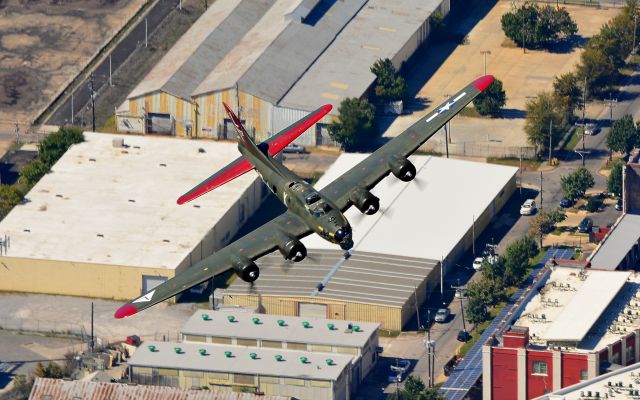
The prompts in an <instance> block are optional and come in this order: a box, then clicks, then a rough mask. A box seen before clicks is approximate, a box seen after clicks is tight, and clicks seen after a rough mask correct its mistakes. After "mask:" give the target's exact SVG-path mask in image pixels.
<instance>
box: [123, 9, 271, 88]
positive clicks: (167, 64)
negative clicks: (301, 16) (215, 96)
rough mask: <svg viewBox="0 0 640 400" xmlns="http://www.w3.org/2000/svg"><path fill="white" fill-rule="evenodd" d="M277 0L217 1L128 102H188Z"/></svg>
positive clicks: (156, 67)
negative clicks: (149, 97) (160, 97)
mask: <svg viewBox="0 0 640 400" xmlns="http://www.w3.org/2000/svg"><path fill="white" fill-rule="evenodd" d="M275 1H276V0H216V1H215V2H213V3H212V4H211V6H210V7H209V9H208V10H207V11H206V12H205V13H204V14H203V15H202V16H201V17H200V18H199V19H198V21H196V23H195V24H193V26H192V27H191V28H190V29H189V30H188V31H187V32H186V33H185V34H184V35H183V36H182V37H181V38H180V40H178V42H177V43H176V44H175V46H173V47H172V48H171V50H170V51H169V53H167V54H166V55H165V56H164V57H163V58H162V59H161V60H160V61H159V62H158V64H156V66H155V67H154V68H153V69H152V70H151V72H149V74H147V76H146V77H145V78H144V79H143V80H142V82H140V83H139V84H138V86H137V87H136V88H135V89H134V90H133V91H132V92H131V93H130V94H129V96H128V98H135V97H139V96H142V95H145V94H148V93H152V92H155V91H160V90H161V91H164V92H167V93H170V94H172V95H174V96H177V97H180V98H183V99H189V98H191V92H192V91H193V90H194V89H195V88H196V87H197V86H198V85H199V84H200V82H202V80H203V79H204V78H205V77H206V76H207V75H208V74H209V73H210V72H211V71H212V70H213V69H214V68H215V66H216V65H218V63H220V61H221V60H222V59H223V58H224V57H225V56H226V55H227V54H228V53H229V52H230V51H231V50H232V49H233V48H234V47H235V46H236V44H237V43H238V42H239V41H240V39H241V38H242V37H243V36H244V35H245V34H246V33H247V32H248V31H249V29H251V28H252V27H253V26H254V25H255V24H256V23H257V22H258V20H259V19H260V18H262V16H263V15H264V13H265V12H266V11H267V10H268V9H269V8H270V7H271V6H272V5H273V4H274V3H275Z"/></svg>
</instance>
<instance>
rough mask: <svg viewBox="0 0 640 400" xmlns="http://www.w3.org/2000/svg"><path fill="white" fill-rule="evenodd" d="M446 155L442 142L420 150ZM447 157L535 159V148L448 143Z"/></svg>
mask: <svg viewBox="0 0 640 400" xmlns="http://www.w3.org/2000/svg"><path fill="white" fill-rule="evenodd" d="M423 149H424V150H426V151H432V152H437V153H440V154H446V153H447V146H446V144H445V143H444V141H440V142H436V141H434V142H433V143H428V144H427V145H426V146H423V147H422V148H421V150H423ZM449 155H454V156H465V157H481V158H520V157H522V158H523V159H534V158H535V157H536V149H535V147H530V146H496V145H491V144H485V143H467V142H462V143H456V142H454V143H449Z"/></svg>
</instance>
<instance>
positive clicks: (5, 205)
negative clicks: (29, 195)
mask: <svg viewBox="0 0 640 400" xmlns="http://www.w3.org/2000/svg"><path fill="white" fill-rule="evenodd" d="M22 198H23V196H22V193H21V192H20V191H19V190H18V189H17V188H16V187H15V186H9V185H0V219H4V217H6V216H7V214H9V212H10V211H11V210H12V209H13V207H15V206H16V205H17V204H18V203H20V202H21V201H22Z"/></svg>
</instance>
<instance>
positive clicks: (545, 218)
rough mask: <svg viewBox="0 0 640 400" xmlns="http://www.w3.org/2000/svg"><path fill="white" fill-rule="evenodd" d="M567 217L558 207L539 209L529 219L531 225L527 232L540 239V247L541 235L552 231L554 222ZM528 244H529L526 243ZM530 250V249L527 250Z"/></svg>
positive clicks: (554, 225)
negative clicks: (551, 209) (536, 213)
mask: <svg viewBox="0 0 640 400" xmlns="http://www.w3.org/2000/svg"><path fill="white" fill-rule="evenodd" d="M566 218H567V216H566V214H565V213H564V212H563V211H562V210H559V209H556V210H553V211H549V212H545V211H541V212H539V213H538V215H536V216H535V217H534V218H533V220H531V226H530V227H529V234H530V235H531V236H533V237H535V238H538V240H539V241H540V247H542V237H543V236H544V235H546V234H547V233H550V232H553V230H554V229H555V227H556V224H557V223H559V222H562V221H564V220H565V219H566ZM528 246H530V245H529V244H528ZM529 251H531V249H530V250H529Z"/></svg>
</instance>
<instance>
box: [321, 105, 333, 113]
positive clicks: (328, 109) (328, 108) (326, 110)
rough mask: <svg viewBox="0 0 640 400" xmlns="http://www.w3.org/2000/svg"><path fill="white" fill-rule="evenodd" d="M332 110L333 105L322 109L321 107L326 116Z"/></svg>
mask: <svg viewBox="0 0 640 400" xmlns="http://www.w3.org/2000/svg"><path fill="white" fill-rule="evenodd" d="M332 108H333V106H332V105H331V104H325V105H323V106H322V107H320V109H321V110H322V112H323V113H325V114H328V113H329V111H331V109H332Z"/></svg>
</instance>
